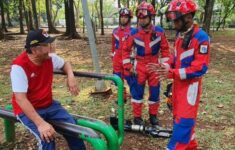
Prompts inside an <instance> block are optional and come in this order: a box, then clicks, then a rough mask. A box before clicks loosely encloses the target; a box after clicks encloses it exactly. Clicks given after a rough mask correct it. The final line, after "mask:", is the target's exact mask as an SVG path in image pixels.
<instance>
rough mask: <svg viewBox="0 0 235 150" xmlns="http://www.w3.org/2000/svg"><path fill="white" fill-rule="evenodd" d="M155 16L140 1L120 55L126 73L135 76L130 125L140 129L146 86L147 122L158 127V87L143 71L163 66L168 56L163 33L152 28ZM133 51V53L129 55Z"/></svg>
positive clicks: (160, 29) (150, 76)
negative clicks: (136, 23) (135, 27)
mask: <svg viewBox="0 0 235 150" xmlns="http://www.w3.org/2000/svg"><path fill="white" fill-rule="evenodd" d="M155 14H156V12H155V9H154V7H153V6H152V4H150V3H147V2H145V1H143V2H142V3H141V4H140V5H139V6H138V7H137V11H136V15H137V17H138V21H139V28H138V31H137V33H136V34H134V35H133V36H130V37H129V38H128V39H127V41H126V44H125V48H124V51H123V66H124V69H125V71H126V72H134V74H136V78H137V79H136V80H137V83H136V84H133V85H134V86H132V87H131V96H132V99H131V102H132V109H133V116H134V123H135V124H137V125H143V124H144V121H143V119H142V107H143V99H144V89H145V84H146V82H148V85H149V98H148V100H149V121H150V123H151V125H153V126H156V125H159V121H158V117H157V114H158V108H159V101H160V99H159V94H160V83H159V81H158V80H157V79H156V75H154V74H150V73H149V72H148V71H147V68H146V65H147V64H148V63H158V62H160V61H161V62H163V63H165V62H167V61H168V60H169V56H170V52H169V45H168V42H167V39H166V37H165V33H164V30H163V29H162V28H161V27H159V26H154V25H153V24H152V22H151V21H152V17H154V16H155ZM133 49H134V51H133ZM132 52H134V55H133V56H134V63H131V58H130V53H132Z"/></svg>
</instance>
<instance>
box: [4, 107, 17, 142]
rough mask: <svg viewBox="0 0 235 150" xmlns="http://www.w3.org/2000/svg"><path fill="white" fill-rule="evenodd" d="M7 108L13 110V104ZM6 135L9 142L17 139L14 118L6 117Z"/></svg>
mask: <svg viewBox="0 0 235 150" xmlns="http://www.w3.org/2000/svg"><path fill="white" fill-rule="evenodd" d="M5 109H6V110H9V111H12V105H6V107H5ZM4 135H5V140H6V141H7V142H13V141H14V140H15V122H14V121H12V120H8V119H4Z"/></svg>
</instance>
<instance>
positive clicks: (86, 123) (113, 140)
mask: <svg viewBox="0 0 235 150" xmlns="http://www.w3.org/2000/svg"><path fill="white" fill-rule="evenodd" d="M54 73H55V74H60V75H65V73H63V72H54ZM74 76H76V77H88V78H96V79H99V80H112V81H113V82H115V83H116V85H117V87H118V121H117V131H118V132H117V133H116V131H115V130H114V129H113V127H112V126H111V125H107V124H106V123H104V122H103V121H101V120H97V119H93V118H88V117H84V116H79V115H73V117H74V118H75V119H76V122H77V125H78V126H77V127H75V126H74V125H69V124H67V123H60V124H58V123H54V122H51V123H52V125H53V126H55V128H56V129H58V132H62V131H63V132H70V134H75V135H79V136H78V137H79V138H81V139H83V140H85V141H87V142H89V143H91V145H92V146H93V148H94V149H95V150H96V149H97V150H98V149H99V150H103V149H104V150H106V149H108V150H118V149H119V148H120V145H121V144H122V143H123V140H124V102H123V82H122V80H121V78H120V77H118V76H116V75H108V74H97V73H87V72H74ZM7 107H8V108H7V110H9V109H11V108H10V106H7ZM7 110H4V109H0V117H2V118H4V122H5V137H6V141H8V142H9V141H12V140H14V135H15V132H14V131H15V127H14V123H15V121H17V120H16V118H15V117H14V115H13V113H12V112H10V111H7ZM82 127H83V128H82ZM76 129H77V130H78V131H76V132H75V130H76ZM85 129H87V130H86V131H89V132H85V131H84V130H85ZM94 131H97V132H99V133H101V134H103V135H104V137H105V139H106V141H107V146H106V143H105V142H104V140H102V139H101V138H100V137H98V135H97V134H96V135H97V136H95V132H94Z"/></svg>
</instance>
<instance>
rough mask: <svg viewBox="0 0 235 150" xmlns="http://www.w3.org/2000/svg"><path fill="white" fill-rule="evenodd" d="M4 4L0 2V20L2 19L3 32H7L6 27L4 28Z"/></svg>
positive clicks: (0, 0)
mask: <svg viewBox="0 0 235 150" xmlns="http://www.w3.org/2000/svg"><path fill="white" fill-rule="evenodd" d="M4 6H5V4H4V1H3V0H0V8H1V18H2V30H3V31H5V32H8V31H7V27H6V21H5V12H4V8H5V7H4Z"/></svg>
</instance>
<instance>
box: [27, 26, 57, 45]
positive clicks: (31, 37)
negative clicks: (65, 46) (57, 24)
mask: <svg viewBox="0 0 235 150" xmlns="http://www.w3.org/2000/svg"><path fill="white" fill-rule="evenodd" d="M54 40H55V37H50V36H49V35H48V34H47V32H46V31H45V30H43V29H38V30H31V31H29V33H28V35H27V38H26V44H25V48H27V49H28V48H30V47H34V46H38V45H39V44H42V43H52V42H54Z"/></svg>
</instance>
